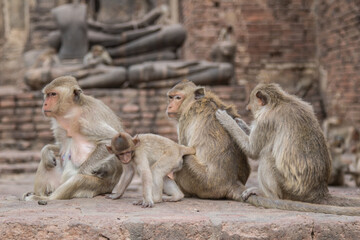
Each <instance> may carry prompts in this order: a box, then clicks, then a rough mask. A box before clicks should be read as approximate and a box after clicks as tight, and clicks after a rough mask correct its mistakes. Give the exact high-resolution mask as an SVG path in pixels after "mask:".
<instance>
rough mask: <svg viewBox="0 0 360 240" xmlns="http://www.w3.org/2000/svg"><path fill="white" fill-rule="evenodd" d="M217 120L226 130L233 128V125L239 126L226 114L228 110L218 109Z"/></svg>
mask: <svg viewBox="0 0 360 240" xmlns="http://www.w3.org/2000/svg"><path fill="white" fill-rule="evenodd" d="M216 118H217V119H218V120H219V122H220V124H221V125H223V126H224V127H225V128H233V124H235V125H236V126H237V124H236V122H235V120H234V119H233V118H232V117H231V116H230V115H229V114H228V113H227V112H226V110H220V109H218V110H217V111H216Z"/></svg>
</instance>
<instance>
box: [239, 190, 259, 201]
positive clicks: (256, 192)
mask: <svg viewBox="0 0 360 240" xmlns="http://www.w3.org/2000/svg"><path fill="white" fill-rule="evenodd" d="M251 195H259V189H258V188H257V187H251V188H248V189H246V190H245V191H243V193H242V194H241V198H242V199H243V201H244V202H246V200H247V199H248V198H249V197H250V196H251Z"/></svg>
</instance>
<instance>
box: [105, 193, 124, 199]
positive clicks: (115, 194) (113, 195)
mask: <svg viewBox="0 0 360 240" xmlns="http://www.w3.org/2000/svg"><path fill="white" fill-rule="evenodd" d="M120 197H121V194H118V193H111V194H106V195H105V198H107V199H113V200H115V199H119V198H120Z"/></svg>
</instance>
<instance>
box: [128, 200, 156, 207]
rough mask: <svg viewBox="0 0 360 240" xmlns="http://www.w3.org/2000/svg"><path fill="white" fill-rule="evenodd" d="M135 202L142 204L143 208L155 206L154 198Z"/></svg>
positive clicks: (135, 203)
mask: <svg viewBox="0 0 360 240" xmlns="http://www.w3.org/2000/svg"><path fill="white" fill-rule="evenodd" d="M133 204H134V205H141V207H142V208H152V207H153V206H154V202H153V201H152V200H150V201H146V200H145V199H144V200H140V201H136V202H133Z"/></svg>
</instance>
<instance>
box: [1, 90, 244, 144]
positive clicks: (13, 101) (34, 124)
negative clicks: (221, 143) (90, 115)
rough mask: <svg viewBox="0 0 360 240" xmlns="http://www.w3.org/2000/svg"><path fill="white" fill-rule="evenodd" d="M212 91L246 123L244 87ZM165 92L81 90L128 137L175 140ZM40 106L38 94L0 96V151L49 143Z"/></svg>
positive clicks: (46, 127)
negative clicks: (109, 112) (118, 121)
mask: <svg viewBox="0 0 360 240" xmlns="http://www.w3.org/2000/svg"><path fill="white" fill-rule="evenodd" d="M213 91H214V92H215V93H216V94H218V95H219V96H220V97H221V99H222V100H224V101H225V102H227V103H234V104H236V107H237V109H238V110H239V112H240V114H242V115H243V116H245V118H246V119H247V120H249V116H248V113H247V112H246V110H245V105H246V102H247V98H248V89H247V88H246V87H244V86H237V87H228V86H222V87H216V88H213ZM166 92H167V89H163V90H136V89H118V90H116V89H105V90H86V91H85V93H87V94H89V95H92V96H94V97H96V98H98V99H100V100H102V101H103V102H104V103H105V104H107V105H108V106H109V107H110V108H111V109H112V110H114V111H115V112H116V114H117V115H118V116H119V117H120V118H121V119H122V120H123V124H124V127H125V130H126V131H127V132H129V133H130V134H132V135H133V134H137V133H156V134H160V135H162V136H165V137H169V138H171V139H173V140H175V141H177V133H176V127H175V122H173V121H171V120H169V119H168V118H167V116H166V114H165V111H166V105H167V98H166ZM41 105H42V94H41V92H40V91H34V92H27V93H22V94H17V95H7V96H6V95H4V96H0V149H2V150H5V149H12V150H15V149H16V150H40V149H41V148H42V147H43V146H44V145H45V144H47V143H49V142H51V141H52V140H53V139H52V133H51V129H50V121H49V119H47V118H45V117H44V116H43V115H42V113H41ZM94 114H96V113H94Z"/></svg>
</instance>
